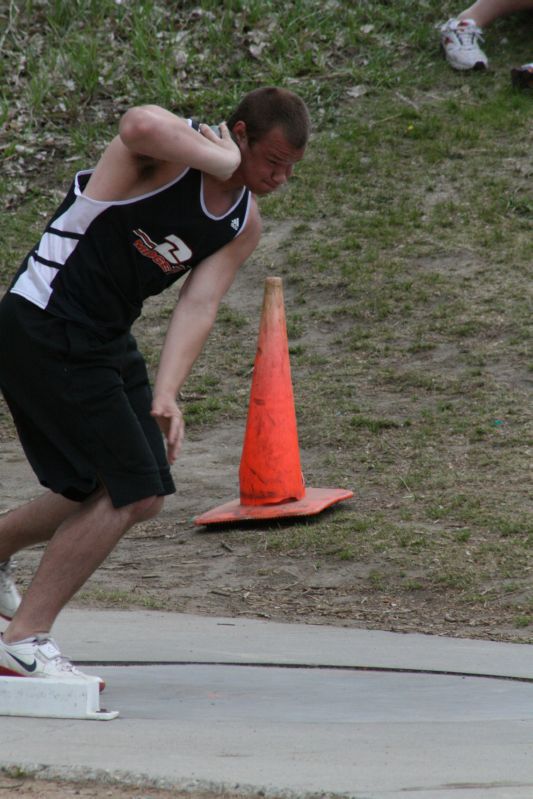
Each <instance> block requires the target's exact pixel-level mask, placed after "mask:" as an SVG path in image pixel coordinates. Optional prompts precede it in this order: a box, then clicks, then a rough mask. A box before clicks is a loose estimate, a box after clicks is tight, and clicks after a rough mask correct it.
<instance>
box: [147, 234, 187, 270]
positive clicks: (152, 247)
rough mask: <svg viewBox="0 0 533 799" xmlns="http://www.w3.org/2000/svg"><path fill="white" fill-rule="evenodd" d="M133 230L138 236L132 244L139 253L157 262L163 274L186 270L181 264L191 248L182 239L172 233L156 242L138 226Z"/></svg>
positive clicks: (185, 260)
mask: <svg viewBox="0 0 533 799" xmlns="http://www.w3.org/2000/svg"><path fill="white" fill-rule="evenodd" d="M133 232H134V234H135V235H136V236H138V237H139V238H138V239H136V240H135V241H134V242H133V246H134V247H135V248H136V249H137V250H138V251H139V252H140V253H141V255H146V257H147V258H150V260H151V261H153V262H154V264H157V266H158V267H159V268H160V269H162V270H163V272H165V274H175V273H176V272H185V271H186V267H184V266H183V264H184V263H186V262H187V261H188V260H189V259H190V258H191V256H192V250H191V249H190V248H189V247H188V246H187V245H186V244H185V242H184V241H183V239H180V238H179V237H178V236H175V235H174V234H173V233H172V234H171V235H170V236H165V239H164V241H163V242H162V243H161V244H156V242H155V241H152V239H151V238H150V236H149V235H148V234H147V233H145V232H144V230H141V229H140V228H138V229H137V230H134V231H133Z"/></svg>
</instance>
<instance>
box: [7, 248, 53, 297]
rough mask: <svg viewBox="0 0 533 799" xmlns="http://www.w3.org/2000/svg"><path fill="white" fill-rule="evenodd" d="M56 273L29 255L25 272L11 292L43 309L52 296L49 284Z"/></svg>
mask: <svg viewBox="0 0 533 799" xmlns="http://www.w3.org/2000/svg"><path fill="white" fill-rule="evenodd" d="M58 272H59V269H55V268H54V267H53V266H45V265H44V264H40V263H38V262H37V261H36V260H35V259H34V258H32V257H31V255H30V257H29V258H28V264H27V268H26V271H25V272H23V273H22V274H21V276H20V277H19V279H18V280H17V282H16V283H15V285H14V286H13V288H12V289H11V291H12V292H13V294H20V296H21V297H24V298H25V299H27V300H29V301H30V302H32V303H33V304H34V305H38V306H39V308H43V309H44V308H46V306H47V305H48V300H49V299H50V295H51V294H52V288H51V286H50V284H51V282H52V280H53V279H54V278H55V276H56V275H57V273H58Z"/></svg>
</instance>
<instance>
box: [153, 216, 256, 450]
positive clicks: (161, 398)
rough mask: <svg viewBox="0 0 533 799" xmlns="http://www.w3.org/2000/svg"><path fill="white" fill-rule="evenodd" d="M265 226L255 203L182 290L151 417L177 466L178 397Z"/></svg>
mask: <svg viewBox="0 0 533 799" xmlns="http://www.w3.org/2000/svg"><path fill="white" fill-rule="evenodd" d="M260 233H261V223H260V218H259V212H258V210H257V206H256V205H255V202H254V203H253V205H252V210H251V214H250V218H249V219H248V223H247V225H246V227H245V229H244V231H243V232H242V233H241V235H240V236H237V238H235V239H233V241H232V242H230V244H228V245H226V246H225V247H223V248H222V249H221V250H219V251H218V252H216V253H214V254H213V255H211V256H209V257H208V258H206V259H205V260H204V261H202V262H201V263H200V264H198V266H196V267H195V268H194V269H193V270H192V272H191V274H190V275H189V277H188V278H187V281H186V282H185V284H184V286H183V288H182V289H181V291H180V296H179V299H178V302H177V305H176V307H175V309H174V312H173V314H172V317H171V319H170V323H169V326H168V330H167V334H166V337H165V343H164V345H163V349H162V352H161V358H160V362H159V369H158V373H157V377H156V381H155V388H154V399H153V403H152V416H154V417H155V418H156V420H157V422H158V424H159V426H160V428H161V430H162V431H163V433H164V434H165V437H166V440H167V455H168V460H169V463H173V462H174V460H175V458H176V456H177V454H178V452H179V449H180V446H181V443H182V440H183V432H184V428H183V420H182V416H181V412H180V410H179V407H178V405H177V402H176V397H177V395H178V392H179V391H180V389H181V387H182V386H183V384H184V382H185V380H186V378H187V376H188V374H189V372H190V371H191V369H192V366H193V364H194V362H195V361H196V359H197V358H198V356H199V355H200V353H201V352H202V349H203V347H204V344H205V342H206V340H207V337H208V335H209V333H210V331H211V328H212V327H213V324H214V322H215V318H216V314H217V310H218V306H219V304H220V301H221V300H222V298H223V296H224V295H225V294H226V292H227V291H228V289H229V287H230V286H231V284H232V282H233V280H234V278H235V275H236V274H237V271H238V270H239V268H240V267H241V266H242V264H243V263H244V261H245V260H246V259H247V258H248V256H249V255H250V254H251V253H252V252H253V250H254V249H255V247H256V246H257V243H258V241H259V236H260Z"/></svg>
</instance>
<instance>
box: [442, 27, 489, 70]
mask: <svg viewBox="0 0 533 799" xmlns="http://www.w3.org/2000/svg"><path fill="white" fill-rule="evenodd" d="M440 41H441V45H442V48H443V50H444V54H445V55H446V60H447V61H448V64H449V65H450V66H451V67H453V68H454V69H459V70H467V69H486V68H487V67H488V65H489V62H488V59H487V56H486V55H485V53H484V52H483V50H482V49H481V48H480V46H479V42H482V41H483V31H482V30H481V28H479V27H478V26H477V25H476V23H475V22H474V20H473V19H449V20H448V22H445V23H444V25H442V27H441V29H440Z"/></svg>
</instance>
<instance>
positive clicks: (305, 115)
mask: <svg viewBox="0 0 533 799" xmlns="http://www.w3.org/2000/svg"><path fill="white" fill-rule="evenodd" d="M240 120H242V121H243V122H245V123H246V133H247V136H248V141H249V142H250V144H253V143H254V142H256V141H258V140H259V139H261V138H262V137H263V136H265V135H266V134H267V133H268V132H269V131H271V130H272V128H276V127H278V126H279V127H281V128H282V129H283V133H284V134H285V136H286V138H287V141H288V142H289V144H290V145H291V147H294V148H295V149H298V150H300V149H301V148H302V147H305V145H306V144H307V140H308V139H309V133H310V130H311V121H310V118H309V111H308V110H307V106H306V105H305V103H304V101H303V100H302V98H301V97H298V95H297V94H294V93H293V92H290V91H289V90H288V89H280V88H277V87H276V86H266V87H264V88H261V89H254V90H253V91H251V92H248V94H246V95H245V96H244V97H243V99H242V100H241V102H240V103H239V105H238V106H237V108H236V109H235V111H233V113H232V114H231V115H230V117H229V118H228V128H229V129H230V130H233V126H234V125H235V123H236V122H239V121H240Z"/></svg>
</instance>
